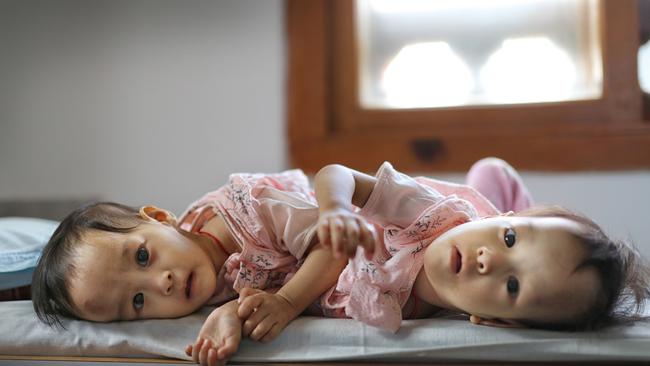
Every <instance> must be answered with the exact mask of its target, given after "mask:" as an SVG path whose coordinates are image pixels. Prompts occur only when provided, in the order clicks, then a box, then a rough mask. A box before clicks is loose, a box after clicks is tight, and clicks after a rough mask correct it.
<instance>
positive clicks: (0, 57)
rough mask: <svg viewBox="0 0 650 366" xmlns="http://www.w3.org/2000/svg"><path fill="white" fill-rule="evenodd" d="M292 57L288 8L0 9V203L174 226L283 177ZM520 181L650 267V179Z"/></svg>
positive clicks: (185, 4)
mask: <svg viewBox="0 0 650 366" xmlns="http://www.w3.org/2000/svg"><path fill="white" fill-rule="evenodd" d="M284 52H285V38H284V30H283V5H282V2H281V1H280V0H264V1H261V0H260V1H258V0H236V1H235V0H232V1H226V0H222V1H194V0H192V1H171V0H158V1H155V0H148V1H137V0H111V1H98V0H94V1H93V0H74V1H73V0H66V1H62V0H57V1H32V0H4V1H2V2H0V168H1V171H0V199H2V198H61V197H86V196H100V197H101V198H103V199H110V200H116V201H120V202H124V203H128V204H132V205H139V204H142V203H148V202H153V203H156V204H158V205H160V206H162V207H166V208H169V209H171V210H173V211H175V212H177V213H179V212H180V211H181V210H182V209H183V208H184V207H185V206H186V205H187V204H188V203H189V202H190V201H192V200H193V199H195V198H197V197H198V196H199V195H201V194H202V193H204V192H205V191H208V190H210V189H213V188H215V187H216V186H217V185H219V184H221V183H222V182H224V180H225V179H226V177H227V175H228V173H231V172H235V171H267V172H270V171H278V170H281V169H284V168H286V167H287V158H286V138H285V129H284V128H285V127H284V120H285V110H284V105H285V99H286V98H285V76H286V70H285V61H286V56H285V53H284ZM386 158H387V159H388V160H390V156H389V154H388V153H387V156H386ZM523 175H524V179H525V180H526V181H527V183H528V185H529V186H530V189H531V191H532V192H533V193H534V195H535V196H536V198H537V200H538V201H540V202H554V203H560V204H564V205H566V206H568V207H570V208H573V209H576V210H579V211H583V212H584V213H586V214H588V215H590V216H592V217H593V218H594V219H596V220H597V221H599V222H600V223H602V224H603V226H604V227H605V228H606V229H608V230H609V231H610V232H611V233H612V234H614V235H616V236H621V237H630V238H631V239H633V240H635V241H636V243H637V245H639V246H640V247H641V248H642V252H643V253H644V254H645V255H646V256H647V257H649V258H650V215H648V213H647V208H648V207H650V194H648V188H650V172H649V171H643V172H623V173H607V172H606V173H587V174H540V173H529V172H524V173H523ZM438 177H441V178H450V179H452V180H456V181H458V180H460V179H461V176H459V175H442V176H440V175H439V176H438Z"/></svg>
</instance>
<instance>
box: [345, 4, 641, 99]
mask: <svg viewBox="0 0 650 366" xmlns="http://www.w3.org/2000/svg"><path fill="white" fill-rule="evenodd" d="M600 9H601V3H600V0H356V1H355V17H356V21H355V28H356V31H355V33H356V37H355V41H356V45H357V51H356V56H357V57H356V60H357V61H358V64H357V65H358V66H357V75H358V85H359V94H358V101H359V105H360V106H362V107H363V108H370V109H401V108H441V107H458V106H480V105H499V104H513V103H548V102H564V101H571V100H591V99H596V98H599V97H600V96H601V95H602V90H603V69H602V54H603V53H602V51H601V47H600V44H601V34H602V32H601V30H600V24H601V21H600V19H601V15H600ZM640 57H641V56H640ZM646 70H648V71H647V72H650V68H647V67H646ZM646 80H647V77H646ZM646 85H647V83H646Z"/></svg>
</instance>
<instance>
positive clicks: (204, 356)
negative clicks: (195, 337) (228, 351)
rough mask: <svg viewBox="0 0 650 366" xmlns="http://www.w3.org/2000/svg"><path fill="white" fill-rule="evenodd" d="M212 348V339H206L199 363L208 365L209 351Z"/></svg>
mask: <svg viewBox="0 0 650 366" xmlns="http://www.w3.org/2000/svg"><path fill="white" fill-rule="evenodd" d="M211 348H212V341H211V340H209V339H208V340H206V341H205V342H204V343H203V346H202V347H201V351H200V352H199V363H200V364H201V365H207V364H208V352H209V351H210V349H211Z"/></svg>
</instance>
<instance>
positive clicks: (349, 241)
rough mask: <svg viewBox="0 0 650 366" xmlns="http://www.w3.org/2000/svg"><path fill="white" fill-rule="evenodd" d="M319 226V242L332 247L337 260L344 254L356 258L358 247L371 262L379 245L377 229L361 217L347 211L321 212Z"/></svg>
mask: <svg viewBox="0 0 650 366" xmlns="http://www.w3.org/2000/svg"><path fill="white" fill-rule="evenodd" d="M317 225H318V228H317V230H318V240H320V242H321V243H322V244H323V245H325V246H330V247H331V248H332V252H333V254H334V257H336V258H340V257H341V255H342V254H343V253H344V252H345V255H347V256H348V257H354V255H355V254H356V252H357V246H361V247H363V249H364V251H365V253H366V258H367V259H369V260H370V259H372V257H373V255H374V253H375V246H377V245H378V244H379V240H378V239H377V233H376V231H375V228H374V227H373V226H372V225H371V224H370V223H368V222H367V221H366V219H364V218H363V217H362V216H361V215H357V214H356V213H354V212H351V211H349V210H346V209H335V210H330V211H324V212H321V214H320V216H319V218H318V224H317Z"/></svg>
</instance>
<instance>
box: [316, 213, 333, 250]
mask: <svg viewBox="0 0 650 366" xmlns="http://www.w3.org/2000/svg"><path fill="white" fill-rule="evenodd" d="M316 232H317V233H318V241H319V242H320V243H321V244H323V245H325V246H328V247H329V246H331V245H332V240H331V239H330V225H329V221H328V220H327V219H323V220H319V221H318V228H317V229H316Z"/></svg>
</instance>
